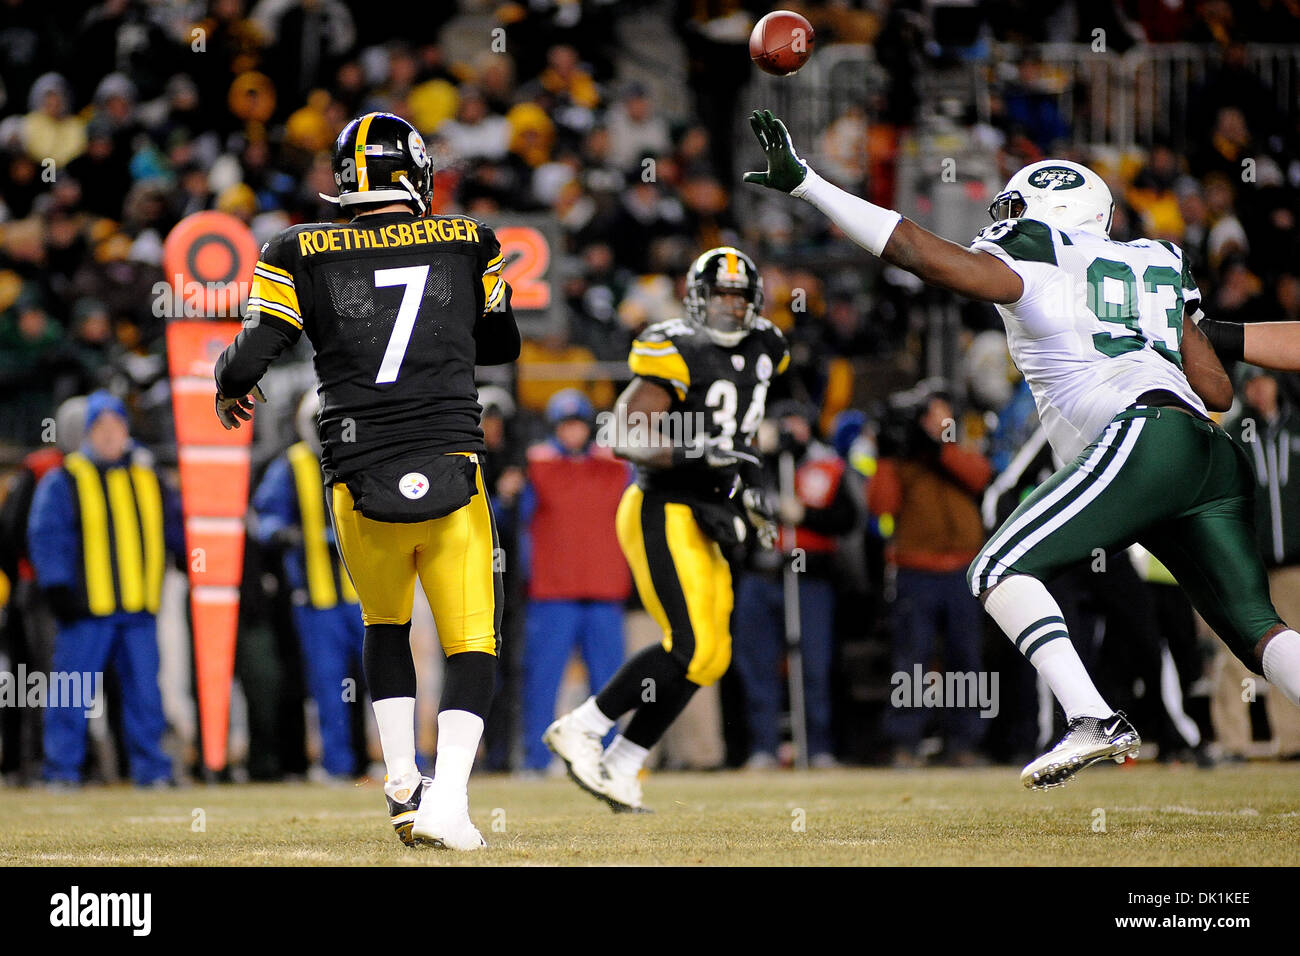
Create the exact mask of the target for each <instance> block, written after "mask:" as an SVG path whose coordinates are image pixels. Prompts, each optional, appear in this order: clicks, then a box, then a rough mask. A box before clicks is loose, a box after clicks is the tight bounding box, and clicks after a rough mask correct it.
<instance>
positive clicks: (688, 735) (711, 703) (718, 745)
mask: <svg viewBox="0 0 1300 956" xmlns="http://www.w3.org/2000/svg"><path fill="white" fill-rule="evenodd" d="M623 627H624V633H625V634H626V641H627V656H628V657H631V656H632V655H633V654H635V653H637V652H638V651H640V650H642V649H643V648H646V647H649V646H651V645H652V644H658V643H659V642H660V641H662V640H663V639H664V632H663V630H662V629H660V627H659V625H658V624H656V623H655V622H654V619H653V618H652V617H650V615H649V614H647V613H646V612H645V611H632V612H630V613H629V614H628V615H627V617H626V618H625V619H624V622H623ZM725 759H726V749H725V747H724V745H723V742H722V697H721V695H720V694H719V693H718V685H717V684H716V683H715V684H712V685H710V686H708V687H701V688H700V689H699V690H697V691H696V692H695V696H694V697H692V698H691V702H690V703H689V704H687V705H686V709H685V710H684V711H682V713H681V715H680V716H679V717H678V718H677V719H676V720H675V721H673V724H672V726H671V727H669V728H668V732H667V733H666V734H664V736H663V739H662V740H661V741H659V743H658V744H657V745H656V746H655V748H654V751H653V752H652V753H651V756H650V761H649V765H650V766H663V767H666V768H668V769H672V770H678V769H681V770H711V769H713V768H715V767H720V766H722V763H723V761H724V760H725Z"/></svg>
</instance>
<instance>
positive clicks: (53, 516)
mask: <svg viewBox="0 0 1300 956" xmlns="http://www.w3.org/2000/svg"><path fill="white" fill-rule="evenodd" d="M27 553H28V556H29V557H30V558H31V561H32V566H33V568H35V570H36V583H37V584H38V585H40V586H41V587H42V588H52V587H73V586H75V585H76V583H77V577H78V576H77V568H76V561H77V559H78V557H79V556H80V555H81V542H80V541H79V540H78V535H77V528H76V525H75V523H74V521H73V508H72V487H71V485H70V484H69V483H68V473H67V472H66V471H64V470H63V469H62V468H55V469H54V470H53V471H51V472H49V473H48V474H47V475H46V476H45V477H44V478H42V479H41V481H40V483H39V484H38V485H37V486H36V492H35V494H33V495H32V510H31V515H30V516H29V517H28V519H27Z"/></svg>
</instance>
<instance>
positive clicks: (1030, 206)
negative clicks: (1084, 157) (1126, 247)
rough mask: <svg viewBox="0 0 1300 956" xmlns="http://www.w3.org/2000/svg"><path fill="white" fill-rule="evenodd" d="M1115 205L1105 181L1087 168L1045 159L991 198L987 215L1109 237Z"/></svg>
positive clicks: (1012, 178)
mask: <svg viewBox="0 0 1300 956" xmlns="http://www.w3.org/2000/svg"><path fill="white" fill-rule="evenodd" d="M1114 211H1115V203H1114V201H1113V200H1112V199H1111V196H1110V188H1109V187H1108V186H1107V185H1106V181H1105V180H1104V179H1102V178H1101V177H1100V176H1098V175H1097V174H1096V173H1095V172H1093V171H1092V170H1091V169H1089V168H1088V167H1087V166H1081V165H1079V164H1078V163H1071V162H1068V161H1067V160H1063V159H1047V160H1043V161H1042V162H1039V163H1033V164H1032V165H1029V166H1026V167H1025V168H1024V169H1022V170H1020V172H1018V173H1016V174H1015V175H1014V176H1012V177H1011V179H1010V180H1009V181H1008V182H1007V185H1006V188H1005V189H1003V190H1002V192H1000V193H998V194H997V196H995V197H994V198H993V202H992V203H991V204H990V205H989V215H990V216H992V217H993V219H994V221H995V222H996V221H1000V220H1003V219H1019V218H1022V217H1024V218H1027V219H1037V220H1039V221H1041V222H1045V223H1047V224H1048V225H1052V226H1056V227H1057V228H1058V229H1084V230H1087V231H1089V232H1094V233H1097V234H1098V235H1101V236H1106V235H1109V234H1110V223H1111V217H1112V215H1113V214H1114Z"/></svg>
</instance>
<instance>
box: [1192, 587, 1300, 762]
mask: <svg viewBox="0 0 1300 956" xmlns="http://www.w3.org/2000/svg"><path fill="white" fill-rule="evenodd" d="M1268 584H1269V591H1270V592H1271V594H1272V598H1273V604H1274V606H1275V607H1276V608H1277V612H1278V614H1280V615H1281V616H1282V620H1284V621H1286V622H1287V624H1288V625H1290V626H1292V627H1296V626H1297V625H1300V566H1297V567H1286V568H1274V569H1273V570H1272V571H1269V573H1268ZM1247 679H1252V680H1253V681H1254V684H1253V690H1254V694H1255V695H1256V696H1259V695H1261V694H1262V695H1263V696H1264V707H1265V710H1266V711H1267V713H1268V723H1269V726H1270V727H1271V728H1272V730H1273V742H1272V747H1271V748H1270V749H1271V750H1272V752H1274V753H1276V754H1277V755H1278V756H1283V757H1289V756H1294V755H1296V754H1300V709H1298V708H1296V707H1295V705H1293V704H1292V703H1291V702H1290V701H1289V700H1287V699H1286V698H1285V697H1284V696H1282V694H1280V693H1279V692H1278V691H1276V690H1274V689H1273V688H1271V687H1269V685H1268V683H1267V682H1266V681H1265V680H1264V679H1263V678H1262V677H1257V676H1256V675H1254V674H1252V673H1251V672H1250V671H1248V670H1247V669H1246V668H1245V666H1244V665H1243V664H1242V663H1241V662H1240V661H1239V660H1237V658H1236V657H1234V656H1233V655H1232V654H1231V653H1229V652H1228V651H1227V650H1225V649H1220V651H1219V654H1218V656H1217V658H1216V659H1215V662H1214V696H1213V697H1211V698H1210V716H1211V718H1212V719H1213V721H1214V733H1215V736H1216V737H1217V738H1218V741H1219V746H1220V748H1221V749H1222V750H1223V752H1224V753H1225V754H1234V755H1241V756H1245V755H1248V754H1249V753H1250V752H1251V751H1252V749H1253V747H1252V743H1251V739H1250V715H1249V714H1248V712H1247V707H1248V704H1247V702H1246V701H1247V700H1249V699H1250V692H1251V690H1252V685H1248V684H1247V685H1243V683H1242V682H1243V681H1245V680H1247ZM1243 697H1245V698H1246V700H1243Z"/></svg>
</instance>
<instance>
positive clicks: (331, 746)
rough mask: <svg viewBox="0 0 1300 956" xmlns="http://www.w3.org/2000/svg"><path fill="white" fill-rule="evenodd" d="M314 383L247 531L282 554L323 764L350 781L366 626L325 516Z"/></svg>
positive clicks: (261, 488) (257, 495) (265, 480)
mask: <svg viewBox="0 0 1300 956" xmlns="http://www.w3.org/2000/svg"><path fill="white" fill-rule="evenodd" d="M319 411H320V399H319V397H318V396H317V395H316V392H315V390H314V389H312V390H310V391H308V392H307V394H306V395H304V396H303V398H302V401H301V402H300V403H299V405H298V414H297V419H296V425H297V431H298V438H299V441H298V442H297V443H296V444H294V445H291V446H290V447H289V449H288V451H286V452H285V453H284V454H283V455H280V456H279V457H277V458H276V459H275V460H274V461H272V462H271V464H270V466H269V467H268V468H267V469H266V473H265V474H264V475H263V476H262V481H261V484H259V485H258V486H257V490H256V491H255V492H254V493H253V501H252V515H251V518H252V521H251V524H252V529H251V530H252V536H253V538H254V539H255V540H256V541H258V542H259V543H260V544H263V545H270V546H272V547H274V548H277V549H278V550H279V551H280V552H281V557H282V560H283V562H284V577H285V581H286V583H287V584H288V585H289V587H290V588H291V589H292V600H293V619H294V625H295V627H296V628H297V631H298V640H299V641H300V642H301V644H302V660H303V664H304V666H305V670H306V676H307V689H308V692H309V693H310V694H311V696H312V699H313V700H315V701H316V713H317V715H318V717H319V719H320V738H321V765H322V766H323V767H324V769H325V772H326V773H327V774H329V776H331V777H333V778H335V779H340V780H348V779H351V778H352V777H355V776H356V774H357V773H358V772H359V771H360V770H361V769H362V768H361V767H359V766H358V765H357V759H356V750H357V748H356V746H355V743H354V741H353V739H352V726H353V714H352V709H353V706H354V705H356V704H357V703H358V701H359V700H360V696H361V695H360V694H359V693H358V691H357V686H356V683H355V681H356V677H355V676H354V675H358V674H360V673H361V645H362V642H363V641H364V639H365V636H366V631H365V627H364V625H363V624H362V621H361V606H360V604H359V603H358V601H357V593H356V591H354V590H353V588H352V579H351V578H350V577H348V572H347V569H346V568H344V567H343V560H342V558H340V557H339V553H338V544H337V542H336V541H335V540H334V529H333V526H332V523H331V521H330V518H329V510H328V504H327V502H326V497H325V486H324V484H323V483H322V478H321V469H320V436H319V434H318V432H317V429H316V416H317V414H318V413H319Z"/></svg>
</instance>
